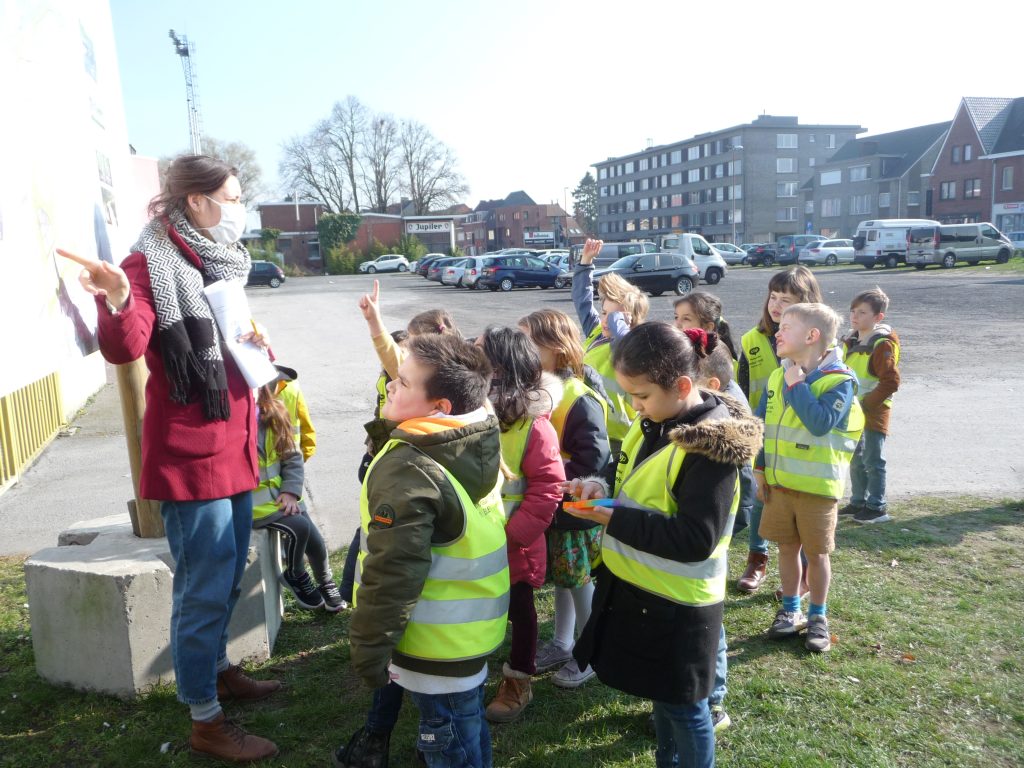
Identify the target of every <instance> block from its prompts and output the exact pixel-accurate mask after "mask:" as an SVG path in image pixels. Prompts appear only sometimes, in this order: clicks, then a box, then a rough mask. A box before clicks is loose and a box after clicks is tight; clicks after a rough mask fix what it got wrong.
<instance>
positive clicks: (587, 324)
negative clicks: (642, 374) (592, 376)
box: [572, 240, 649, 453]
mask: <svg viewBox="0 0 1024 768" xmlns="http://www.w3.org/2000/svg"><path fill="white" fill-rule="evenodd" d="M602 245H604V241H603V240H587V242H586V243H585V244H584V245H583V253H582V254H581V255H580V263H579V264H578V265H577V267H576V270H575V271H574V272H573V275H572V303H573V306H574V307H575V308H576V316H577V317H578V318H579V321H580V325H581V326H583V334H584V339H585V340H584V348H585V350H584V355H583V361H584V362H585V363H586V364H587V365H589V366H591V367H592V368H594V370H596V371H597V372H598V373H599V374H600V375H601V379H602V381H603V383H604V388H605V390H606V391H607V392H608V396H609V397H608V423H607V426H608V439H609V441H610V442H611V447H612V453H615V452H617V451H618V449H619V444H620V443H621V442H622V438H623V437H625V435H626V431H627V430H628V429H629V425H630V424H631V423H632V421H633V418H634V417H635V416H636V412H635V411H634V410H633V409H632V408H631V407H630V405H629V400H628V399H627V398H626V396H625V393H623V392H622V390H621V389H620V388H619V385H618V382H617V381H616V380H615V371H614V368H613V367H612V350H613V348H614V346H615V345H616V344H617V343H618V340H619V339H621V338H622V337H623V336H625V335H626V334H627V333H629V330H630V329H631V328H634V327H636V326H637V325H640V323H642V322H644V320H646V319H647V312H648V310H649V304H648V302H647V294H645V293H644V292H643V291H641V290H640V289H639V288H637V287H636V286H635V285H632V284H630V283H628V282H626V281H625V280H624V279H622V278H621V277H619V276H618V275H616V274H613V273H609V274H606V275H604V276H603V277H602V278H601V279H600V280H598V282H597V296H598V299H597V300H596V301H595V299H594V257H595V256H597V254H599V253H600V252H601V246H602Z"/></svg>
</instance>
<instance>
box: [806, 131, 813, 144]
mask: <svg viewBox="0 0 1024 768" xmlns="http://www.w3.org/2000/svg"><path fill="white" fill-rule="evenodd" d="M807 141H808V142H810V143H811V144H813V143H814V134H813V133H809V134H807Z"/></svg>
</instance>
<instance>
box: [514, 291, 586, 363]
mask: <svg viewBox="0 0 1024 768" xmlns="http://www.w3.org/2000/svg"><path fill="white" fill-rule="evenodd" d="M518 325H519V326H520V327H521V328H525V329H526V332H527V333H528V334H529V336H530V338H531V339H533V343H534V344H536V345H537V346H538V347H544V348H545V349H550V350H551V351H552V352H553V353H554V355H555V369H556V370H559V371H561V370H565V369H566V368H568V369H569V370H570V371H572V372H573V374H574V375H575V376H576V378H578V379H581V380H582V379H583V345H582V344H581V343H580V329H579V326H578V325H576V323H575V322H574V321H573V319H572V318H571V317H569V316H568V315H567V314H565V312H559V311H558V310H557V309H538V310H537V311H536V312H531V313H530V314H528V315H527V316H526V317H521V318H519V323H518Z"/></svg>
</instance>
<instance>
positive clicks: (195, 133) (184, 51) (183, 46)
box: [168, 29, 203, 155]
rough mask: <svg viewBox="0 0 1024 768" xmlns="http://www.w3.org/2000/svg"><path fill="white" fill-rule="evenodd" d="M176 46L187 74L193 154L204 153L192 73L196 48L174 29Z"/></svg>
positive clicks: (187, 97)
mask: <svg viewBox="0 0 1024 768" xmlns="http://www.w3.org/2000/svg"><path fill="white" fill-rule="evenodd" d="M168 36H169V37H170V38H171V42H172V43H173V44H174V52H175V53H176V54H178V56H180V57H181V69H182V71H183V72H184V73H185V98H186V100H187V102H188V132H189V137H190V139H191V142H192V154H193V155H200V154H202V152H203V142H202V135H203V134H202V121H201V120H200V116H199V89H198V87H197V86H196V77H195V73H194V72H193V71H192V57H193V56H194V55H195V52H196V51H195V47H194V46H193V45H192V43H190V42H189V41H188V38H187V37H185V35H181V37H179V36H178V35H176V34H175V33H174V30H173V29H172V30H171V31H170V33H169V35H168Z"/></svg>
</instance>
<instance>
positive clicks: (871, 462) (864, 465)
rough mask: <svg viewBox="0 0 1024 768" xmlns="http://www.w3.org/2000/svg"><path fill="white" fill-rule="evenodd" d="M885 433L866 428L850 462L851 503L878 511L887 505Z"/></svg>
mask: <svg viewBox="0 0 1024 768" xmlns="http://www.w3.org/2000/svg"><path fill="white" fill-rule="evenodd" d="M884 449H885V435H883V434H882V433H881V432H875V431H874V430H872V429H865V430H864V434H863V435H862V436H861V438H860V443H858V444H857V450H856V452H855V453H854V454H853V460H852V461H851V462H850V503H851V504H855V505H858V506H865V507H867V508H868V509H870V510H874V511H877V510H879V509H882V507H884V506H885V454H884Z"/></svg>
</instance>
